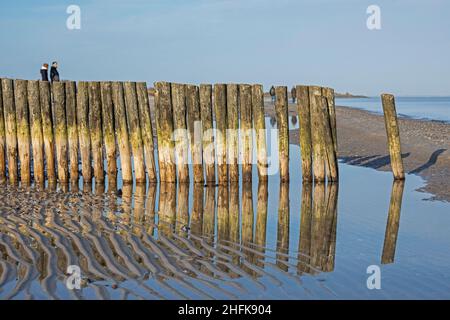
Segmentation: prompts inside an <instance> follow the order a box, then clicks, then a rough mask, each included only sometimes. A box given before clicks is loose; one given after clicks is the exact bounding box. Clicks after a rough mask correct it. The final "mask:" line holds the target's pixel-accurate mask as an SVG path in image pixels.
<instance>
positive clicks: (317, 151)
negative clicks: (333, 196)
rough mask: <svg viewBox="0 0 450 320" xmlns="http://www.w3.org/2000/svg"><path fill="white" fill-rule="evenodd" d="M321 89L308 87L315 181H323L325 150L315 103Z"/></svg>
mask: <svg viewBox="0 0 450 320" xmlns="http://www.w3.org/2000/svg"><path fill="white" fill-rule="evenodd" d="M321 93H322V90H321V88H320V87H318V86H310V87H309V103H310V112H311V143H312V154H313V175H314V180H315V182H324V181H325V179H326V176H325V150H324V148H323V145H324V139H323V137H324V133H323V130H322V128H323V126H322V113H321V109H320V105H319V104H318V103H317V102H318V101H319V102H320V101H321V99H316V96H319V97H320V96H321Z"/></svg>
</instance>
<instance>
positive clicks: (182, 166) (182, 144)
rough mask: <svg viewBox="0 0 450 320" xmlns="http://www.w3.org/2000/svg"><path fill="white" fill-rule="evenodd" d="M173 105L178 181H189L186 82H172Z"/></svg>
mask: <svg viewBox="0 0 450 320" xmlns="http://www.w3.org/2000/svg"><path fill="white" fill-rule="evenodd" d="M171 86H172V106H173V122H174V129H175V131H174V133H173V138H174V139H175V151H176V164H177V173H178V181H179V182H180V183H185V182H189V160H188V152H189V141H188V135H187V126H186V93H185V86H184V84H179V83H172V85H171Z"/></svg>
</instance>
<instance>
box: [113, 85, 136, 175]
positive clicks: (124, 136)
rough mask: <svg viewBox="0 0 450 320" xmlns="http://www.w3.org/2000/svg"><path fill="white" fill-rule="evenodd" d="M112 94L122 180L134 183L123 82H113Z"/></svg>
mask: <svg viewBox="0 0 450 320" xmlns="http://www.w3.org/2000/svg"><path fill="white" fill-rule="evenodd" d="M112 94H113V104H114V125H115V130H116V140H117V145H118V147H119V155H120V166H121V170H122V180H123V182H124V183H125V184H130V183H133V170H132V167H131V151H130V141H129V139H128V125H127V113H126V109H125V98H124V94H123V85H122V83H121V82H113V83H112Z"/></svg>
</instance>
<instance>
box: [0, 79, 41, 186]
mask: <svg viewBox="0 0 450 320" xmlns="http://www.w3.org/2000/svg"><path fill="white" fill-rule="evenodd" d="M27 92H28V106H29V109H30V110H29V111H30V126H31V127H30V129H31V144H32V148H33V172H34V180H35V181H36V183H37V184H42V182H44V181H45V176H44V138H43V135H42V118H41V104H40V100H39V81H28V84H27ZM0 118H1V115H0ZM0 153H1V152H0Z"/></svg>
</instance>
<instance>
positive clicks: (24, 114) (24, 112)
mask: <svg viewBox="0 0 450 320" xmlns="http://www.w3.org/2000/svg"><path fill="white" fill-rule="evenodd" d="M14 103H15V105H16V125H17V145H18V151H19V160H20V180H21V182H22V183H26V184H28V183H30V181H31V173H30V124H29V123H28V98H27V81H26V80H15V81H14Z"/></svg>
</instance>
